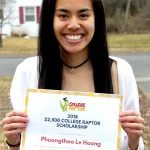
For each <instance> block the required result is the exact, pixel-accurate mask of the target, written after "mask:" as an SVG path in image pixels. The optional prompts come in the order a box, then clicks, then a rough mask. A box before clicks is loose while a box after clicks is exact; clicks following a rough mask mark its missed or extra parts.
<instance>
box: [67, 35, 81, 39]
mask: <svg viewBox="0 0 150 150" xmlns="http://www.w3.org/2000/svg"><path fill="white" fill-rule="evenodd" d="M65 38H66V39H68V40H79V39H81V35H66V36H65Z"/></svg>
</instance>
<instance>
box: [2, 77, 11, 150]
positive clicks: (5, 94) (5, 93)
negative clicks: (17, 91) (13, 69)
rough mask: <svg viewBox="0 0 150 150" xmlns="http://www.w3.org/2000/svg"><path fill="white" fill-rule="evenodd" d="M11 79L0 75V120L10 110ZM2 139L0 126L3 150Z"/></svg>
mask: <svg viewBox="0 0 150 150" xmlns="http://www.w3.org/2000/svg"><path fill="white" fill-rule="evenodd" d="M11 80H12V78H11V77H0V86H1V88H0V93H1V94H0V121H1V120H2V118H3V117H4V116H5V114H6V113H7V112H9V111H10V110H11V105H10V103H9V88H10V83H11ZM4 141H5V138H4V136H3V134H2V129H1V127H0V150H5V148H4V146H5V144H4V143H5V142H4Z"/></svg>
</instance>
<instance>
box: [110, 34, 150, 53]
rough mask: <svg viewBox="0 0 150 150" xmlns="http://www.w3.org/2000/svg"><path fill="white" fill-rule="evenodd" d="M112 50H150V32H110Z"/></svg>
mask: <svg viewBox="0 0 150 150" xmlns="http://www.w3.org/2000/svg"><path fill="white" fill-rule="evenodd" d="M108 44H109V47H110V49H111V51H112V52H121V53H122V52H150V34H109V35H108Z"/></svg>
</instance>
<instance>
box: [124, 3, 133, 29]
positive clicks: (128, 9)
mask: <svg viewBox="0 0 150 150" xmlns="http://www.w3.org/2000/svg"><path fill="white" fill-rule="evenodd" d="M131 1H132V0H128V2H127V6H126V13H125V19H124V24H123V28H122V31H123V32H125V30H126V27H127V22H128V17H129V13H130V6H131Z"/></svg>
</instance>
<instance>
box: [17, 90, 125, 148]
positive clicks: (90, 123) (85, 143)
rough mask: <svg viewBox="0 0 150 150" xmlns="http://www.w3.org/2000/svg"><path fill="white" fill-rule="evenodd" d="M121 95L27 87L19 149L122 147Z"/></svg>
mask: <svg viewBox="0 0 150 150" xmlns="http://www.w3.org/2000/svg"><path fill="white" fill-rule="evenodd" d="M121 109H122V96H119V95H115V94H102V93H88V92H73V91H61V90H43V89H28V90H27V94H26V99H25V112H26V113H27V114H28V118H29V123H28V126H27V128H26V129H25V130H24V131H23V133H22V138H21V145H20V150H99V149H100V150H119V149H120V132H121V127H120V124H119V121H118V118H119V113H120V111H121Z"/></svg>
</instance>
